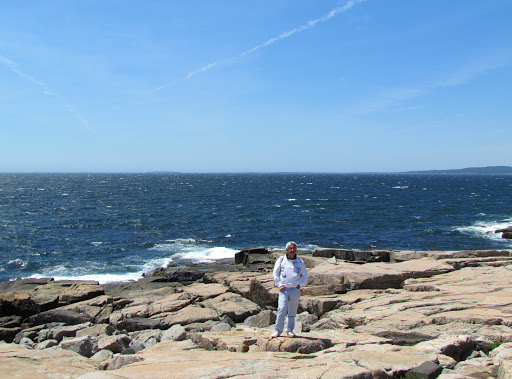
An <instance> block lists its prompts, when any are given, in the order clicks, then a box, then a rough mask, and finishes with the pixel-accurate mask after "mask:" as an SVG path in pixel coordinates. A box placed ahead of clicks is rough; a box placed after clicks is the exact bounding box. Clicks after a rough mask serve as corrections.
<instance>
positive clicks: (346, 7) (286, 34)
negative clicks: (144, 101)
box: [154, 0, 366, 91]
mask: <svg viewBox="0 0 512 379" xmlns="http://www.w3.org/2000/svg"><path fill="white" fill-rule="evenodd" d="M363 1H366V0H349V1H348V2H347V3H346V4H345V5H344V6H342V7H338V8H334V9H333V10H331V11H330V12H329V13H328V14H326V15H325V16H323V17H319V18H316V19H314V20H310V21H308V22H306V23H305V24H304V25H301V26H299V27H297V28H295V29H292V30H289V31H287V32H284V33H281V34H280V35H278V36H277V37H273V38H270V39H269V40H267V41H265V42H263V43H261V44H259V45H257V46H254V47H253V48H251V49H249V50H246V51H244V52H242V53H241V54H239V55H238V57H243V56H246V55H249V54H252V53H254V52H256V51H258V50H261V49H264V48H266V47H267V46H270V45H272V44H274V43H276V42H278V41H281V40H283V39H286V38H289V37H291V36H293V35H294V34H297V33H300V32H303V31H305V30H308V29H311V28H313V27H315V26H316V25H318V24H320V23H322V22H326V21H329V20H330V19H331V18H333V17H335V16H337V15H338V14H340V13H344V12H346V11H348V10H349V9H351V8H352V7H354V5H356V4H357V3H362V2H363ZM226 60H227V59H224V60H219V61H216V62H213V63H210V64H207V65H206V66H203V67H201V68H200V69H198V70H195V71H191V72H189V73H188V74H187V76H186V77H185V78H184V79H185V80H188V79H190V78H191V77H193V76H194V75H197V74H200V73H202V72H206V71H208V70H210V69H212V68H213V67H215V66H217V65H218V64H220V63H222V62H224V61H226ZM176 82H177V81H174V82H170V83H166V84H163V85H161V86H160V87H158V88H155V89H154V91H160V90H161V89H163V88H165V87H168V86H170V85H171V84H174V83H176Z"/></svg>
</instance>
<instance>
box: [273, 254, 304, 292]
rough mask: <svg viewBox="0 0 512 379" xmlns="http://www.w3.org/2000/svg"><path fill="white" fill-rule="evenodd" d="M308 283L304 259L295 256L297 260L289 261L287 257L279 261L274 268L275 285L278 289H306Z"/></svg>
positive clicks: (280, 258) (283, 256)
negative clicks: (283, 287) (282, 287)
mask: <svg viewBox="0 0 512 379" xmlns="http://www.w3.org/2000/svg"><path fill="white" fill-rule="evenodd" d="M307 282H308V270H307V269H306V265H305V264H304V261H303V260H302V259H300V258H299V257H297V256H295V259H288V258H287V257H286V255H282V256H280V257H279V258H278V259H277V261H276V264H275V266H274V284H275V285H276V287H281V286H285V287H286V288H295V287H297V286H301V287H304V286H305V285H306V284H307Z"/></svg>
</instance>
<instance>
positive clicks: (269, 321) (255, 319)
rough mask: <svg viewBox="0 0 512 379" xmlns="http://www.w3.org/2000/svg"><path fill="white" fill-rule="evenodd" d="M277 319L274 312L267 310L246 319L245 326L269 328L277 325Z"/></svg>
mask: <svg viewBox="0 0 512 379" xmlns="http://www.w3.org/2000/svg"><path fill="white" fill-rule="evenodd" d="M276 317H277V316H276V313H275V312H274V311H270V310H266V311H262V312H260V313H258V314H255V315H254V316H250V317H248V318H246V319H245V320H244V325H245V326H248V327H252V328H267V327H269V326H270V325H273V324H275V323H276Z"/></svg>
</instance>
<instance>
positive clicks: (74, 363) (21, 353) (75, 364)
mask: <svg viewBox="0 0 512 379" xmlns="http://www.w3.org/2000/svg"><path fill="white" fill-rule="evenodd" d="M0 367H2V375H5V374H8V377H9V378H33V379H39V378H41V379H43V378H44V379H47V378H75V377H78V376H80V375H83V374H85V373H87V372H91V371H95V370H96V364H95V363H94V362H92V361H90V360H89V359H87V358H85V357H82V356H81V355H79V354H77V353H75V352H72V351H69V350H63V349H59V348H52V349H46V350H29V349H26V348H25V347H23V346H20V345H16V344H6V343H3V342H0Z"/></svg>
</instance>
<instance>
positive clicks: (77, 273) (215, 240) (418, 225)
mask: <svg viewBox="0 0 512 379" xmlns="http://www.w3.org/2000/svg"><path fill="white" fill-rule="evenodd" d="M509 225H512V176H427V175H425V176H423V175H384V174H383V175H370V174H362V175H334V174H333V175H328V174H318V175H314V174H307V175H306V174H247V175H243V174H2V175H0V280H7V279H14V278H18V277H24V278H26V277H43V276H44V277H47V276H51V277H55V278H57V279H60V278H82V279H84V278H91V279H96V280H100V281H101V282H105V281H112V280H126V279H136V278H139V277H140V276H141V274H142V273H143V272H146V271H149V270H152V269H154V268H156V267H159V266H164V265H166V264H167V263H169V262H184V263H187V262H198V261H207V260H215V259H219V258H225V257H232V256H233V255H234V253H235V252H236V251H238V250H240V249H241V248H244V247H251V246H265V247H267V248H269V249H273V248H283V246H284V244H285V243H286V242H287V241H289V240H294V241H296V242H297V243H298V244H299V248H300V249H314V248H315V247H337V248H355V249H374V248H377V249H411V250H426V249H443V250H459V249H500V248H512V241H510V240H504V239H501V238H500V234H495V233H493V231H494V230H495V229H497V228H500V227H505V226H509Z"/></svg>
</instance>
